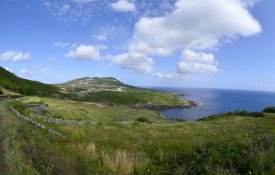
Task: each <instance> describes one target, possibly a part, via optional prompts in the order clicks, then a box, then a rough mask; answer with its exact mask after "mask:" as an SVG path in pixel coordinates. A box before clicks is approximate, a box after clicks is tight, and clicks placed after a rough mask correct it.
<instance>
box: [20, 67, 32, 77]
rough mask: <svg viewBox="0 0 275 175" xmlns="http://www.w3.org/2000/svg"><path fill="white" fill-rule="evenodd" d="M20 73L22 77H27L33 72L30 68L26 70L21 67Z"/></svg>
mask: <svg viewBox="0 0 275 175" xmlns="http://www.w3.org/2000/svg"><path fill="white" fill-rule="evenodd" d="M21 74H22V75H23V76H24V77H28V76H30V75H32V74H33V72H32V71H30V70H28V69H22V70H21Z"/></svg>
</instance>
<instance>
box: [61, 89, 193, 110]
mask: <svg viewBox="0 0 275 175" xmlns="http://www.w3.org/2000/svg"><path fill="white" fill-rule="evenodd" d="M64 98H66V95H65V96H64ZM67 98H68V99H73V100H77V101H90V102H102V103H109V104H122V105H130V106H133V105H135V104H148V103H150V104H158V105H171V106H173V105H183V106H187V105H188V104H189V103H188V102H187V101H186V100H183V99H179V98H177V97H175V96H173V95H172V94H171V93H168V92H160V91H155V90H146V89H138V88H136V89H135V88H134V89H127V90H125V91H122V92H118V91H116V92H115V91H98V92H92V93H88V94H85V95H84V96H79V95H73V94H68V97H67Z"/></svg>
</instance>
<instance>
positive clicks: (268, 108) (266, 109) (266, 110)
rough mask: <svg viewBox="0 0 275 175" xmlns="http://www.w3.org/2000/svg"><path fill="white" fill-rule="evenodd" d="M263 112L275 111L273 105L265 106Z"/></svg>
mask: <svg viewBox="0 0 275 175" xmlns="http://www.w3.org/2000/svg"><path fill="white" fill-rule="evenodd" d="M263 112H267V113H275V107H274V106H273V107H266V108H265V109H264V110H263Z"/></svg>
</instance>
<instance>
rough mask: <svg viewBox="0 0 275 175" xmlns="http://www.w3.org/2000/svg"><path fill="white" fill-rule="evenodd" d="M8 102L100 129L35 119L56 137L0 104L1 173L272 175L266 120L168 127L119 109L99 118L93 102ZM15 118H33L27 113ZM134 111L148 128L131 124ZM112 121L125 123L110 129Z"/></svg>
mask: <svg viewBox="0 0 275 175" xmlns="http://www.w3.org/2000/svg"><path fill="white" fill-rule="evenodd" d="M16 101H17V102H13V105H15V104H17V105H18V104H22V105H21V107H22V106H23V107H24V106H26V105H28V104H43V105H45V106H48V109H47V110H48V112H46V113H45V114H48V113H49V112H52V113H53V112H54V113H55V114H58V115H56V116H59V117H60V116H62V118H63V119H79V120H98V121H101V122H102V123H100V124H98V125H83V126H82V125H61V126H60V125H56V124H54V123H47V122H43V121H41V120H39V119H37V121H39V122H41V123H42V124H44V125H45V126H47V127H48V128H51V129H54V130H55V131H57V132H59V133H61V134H62V136H63V137H57V136H53V135H51V134H49V133H48V132H47V130H45V129H38V128H35V127H33V126H32V125H31V124H29V123H27V122H25V121H21V120H19V119H18V118H17V117H16V116H15V115H14V114H13V113H11V112H10V110H9V107H8V105H6V104H4V103H0V112H1V113H0V118H1V120H0V121H2V122H1V138H2V139H1V140H2V144H3V145H4V150H3V154H2V155H5V156H4V159H3V160H4V161H3V162H5V165H6V166H5V167H6V171H8V173H9V174H122V175H130V174H167V175H169V174H209V175H212V174H232V175H233V174H274V173H275V125H274V123H275V114H272V113H264V116H261V117H258V118H256V117H250V116H239V115H234V114H233V113H232V114H230V116H226V115H222V116H221V117H218V116H216V117H214V118H211V119H209V120H205V121H199V122H175V121H166V120H162V119H160V117H159V116H158V115H157V114H156V113H154V112H151V111H143V110H140V111H137V110H135V109H130V108H127V109H126V107H124V106H113V107H111V109H109V110H110V111H106V108H105V106H104V105H103V104H100V103H75V102H71V101H64V100H53V99H50V98H36V97H31V98H23V100H22V99H21V100H16ZM102 105H103V106H102ZM18 106H19V109H18V110H22V109H20V105H18ZM18 106H17V107H18ZM77 109H81V110H77ZM83 109H84V110H85V111H86V112H85V113H82V112H81V111H83ZM119 110H121V111H120V112H118V111H119ZM124 110H125V111H124ZM132 110H133V111H132ZM74 111H79V112H74ZM123 111H124V112H123ZM22 112H23V113H26V114H27V115H30V116H32V115H33V114H32V112H31V111H28V110H26V111H22ZM131 112H132V113H131ZM136 112H137V113H139V114H140V115H142V116H146V117H147V118H148V120H150V121H151V122H150V123H147V122H138V121H137V120H136V119H137V115H136V114H135V113H136ZM93 113H96V114H97V115H95V116H97V117H95V116H94V115H93ZM108 113H110V114H108ZM54 116H55V115H52V116H51V117H54ZM118 116H120V117H121V118H120V119H123V120H119V121H125V122H112V121H117V119H118V118H119V117H118ZM33 118H34V117H33ZM34 119H35V118H34ZM0 155H1V154H0ZM0 160H1V159H0ZM0 174H1V173H0Z"/></svg>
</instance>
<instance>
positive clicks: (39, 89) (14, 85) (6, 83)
mask: <svg viewBox="0 0 275 175" xmlns="http://www.w3.org/2000/svg"><path fill="white" fill-rule="evenodd" d="M0 86H2V87H3V88H5V89H9V90H12V91H15V92H17V93H21V94H24V95H38V96H51V95H52V94H55V93H59V90H58V88H57V87H55V86H53V85H48V84H43V83H40V82H37V81H30V80H26V79H23V78H19V77H17V76H16V75H14V74H13V73H11V72H9V71H7V70H6V69H4V68H3V67H1V66H0Z"/></svg>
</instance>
